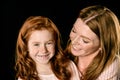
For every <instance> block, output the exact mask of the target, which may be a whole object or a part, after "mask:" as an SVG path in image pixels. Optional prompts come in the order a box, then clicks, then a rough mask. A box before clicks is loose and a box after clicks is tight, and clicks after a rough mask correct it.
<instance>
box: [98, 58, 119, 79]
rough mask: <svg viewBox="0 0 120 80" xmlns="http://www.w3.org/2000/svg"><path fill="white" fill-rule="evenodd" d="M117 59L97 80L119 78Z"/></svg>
mask: <svg viewBox="0 0 120 80" xmlns="http://www.w3.org/2000/svg"><path fill="white" fill-rule="evenodd" d="M119 64H120V62H119V59H118V58H116V59H115V60H114V61H113V62H112V64H110V65H109V66H108V67H107V68H106V69H105V70H104V71H103V72H102V73H101V75H100V76H99V79H105V80H106V79H110V78H112V79H113V80H116V79H117V77H119V76H120V67H119Z"/></svg>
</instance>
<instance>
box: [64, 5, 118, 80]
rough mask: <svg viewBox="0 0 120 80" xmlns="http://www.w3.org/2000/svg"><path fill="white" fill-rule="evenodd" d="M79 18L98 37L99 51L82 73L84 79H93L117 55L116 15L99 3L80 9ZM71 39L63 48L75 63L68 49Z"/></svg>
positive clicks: (75, 60) (75, 59)
mask: <svg viewBox="0 0 120 80" xmlns="http://www.w3.org/2000/svg"><path fill="white" fill-rule="evenodd" d="M78 18H81V19H82V20H83V21H84V22H85V23H86V24H87V25H88V26H89V28H90V29H91V30H92V31H93V32H94V33H95V34H96V35H97V36H98V37H99V39H100V45H101V48H102V50H101V52H100V53H99V54H98V55H97V56H96V57H95V58H94V60H93V61H92V63H91V64H90V65H89V66H88V68H87V70H86V73H85V74H84V79H85V80H95V79H97V77H98V76H99V75H100V74H101V72H102V71H103V70H104V69H105V68H106V67H107V66H109V65H110V64H111V63H112V62H113V61H114V60H115V58H116V56H119V51H120V24H119V20H118V19H117V16H116V15H115V14H114V13H113V12H112V11H111V10H110V9H108V8H106V7H104V6H100V5H95V6H89V7H86V8H84V9H82V10H81V11H80V14H79V16H78ZM70 44H71V41H70V40H69V41H68V44H67V47H66V49H65V53H66V55H68V54H70V55H69V56H68V57H69V58H71V59H72V60H73V61H74V62H75V63H76V64H77V61H78V59H77V57H75V56H73V55H72V54H71V51H70Z"/></svg>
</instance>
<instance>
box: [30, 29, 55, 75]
mask: <svg viewBox="0 0 120 80" xmlns="http://www.w3.org/2000/svg"><path fill="white" fill-rule="evenodd" d="M28 50H29V54H30V56H31V58H32V59H33V60H34V61H35V62H36V65H37V70H38V73H39V74H42V75H48V74H52V73H53V72H52V70H51V67H50V62H49V61H50V59H51V58H52V57H53V56H54V54H55V41H54V37H53V34H52V33H51V32H50V31H48V30H45V29H43V30H35V31H33V32H32V34H31V36H30V38H29V41H28Z"/></svg>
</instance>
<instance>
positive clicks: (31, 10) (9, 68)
mask: <svg viewBox="0 0 120 80" xmlns="http://www.w3.org/2000/svg"><path fill="white" fill-rule="evenodd" d="M94 4H95V5H96V4H100V5H104V6H106V7H108V8H109V9H111V10H112V11H113V12H114V13H115V14H116V15H117V16H118V18H120V13H119V12H120V8H119V7H118V6H119V2H118V0H100V1H98V0H55V1H53V0H32V1H30V0H23V1H22V0H14V1H11V0H6V1H5V0H4V1H3V2H2V9H1V10H2V11H1V13H2V21H3V22H2V26H1V27H2V30H1V32H2V36H1V39H2V41H1V44H2V46H1V50H2V52H1V56H0V57H1V61H2V64H1V65H0V66H1V68H0V69H1V70H0V72H1V77H0V78H1V79H0V80H14V77H15V72H14V63H15V62H14V60H15V59H14V58H15V46H16V39H17V35H18V32H19V29H20V27H21V26H22V24H23V22H24V21H25V19H26V18H28V17H29V16H36V15H41V16H46V17H49V18H50V19H51V20H52V21H53V22H54V23H55V24H56V25H57V26H58V29H59V30H60V32H61V35H62V39H63V45H62V46H63V48H64V47H65V45H66V43H67V40H68V38H69V33H70V30H71V28H72V25H73V23H74V21H75V19H76V17H77V16H78V13H79V11H80V10H81V9H82V8H84V7H86V6H89V5H94Z"/></svg>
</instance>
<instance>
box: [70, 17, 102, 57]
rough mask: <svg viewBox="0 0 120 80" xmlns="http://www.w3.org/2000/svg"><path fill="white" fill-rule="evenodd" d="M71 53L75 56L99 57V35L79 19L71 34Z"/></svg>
mask: <svg viewBox="0 0 120 80" xmlns="http://www.w3.org/2000/svg"><path fill="white" fill-rule="evenodd" d="M70 39H71V52H72V54H73V55H74V56H79V57H84V56H89V55H97V54H98V51H99V49H100V41H99V38H98V37H97V35H96V34H95V33H94V32H93V31H92V30H91V29H90V28H89V27H88V26H87V25H86V24H85V23H84V22H83V21H82V20H81V19H80V18H78V19H77V20H76V22H75V24H74V26H73V28H72V30H71V32H70Z"/></svg>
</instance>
